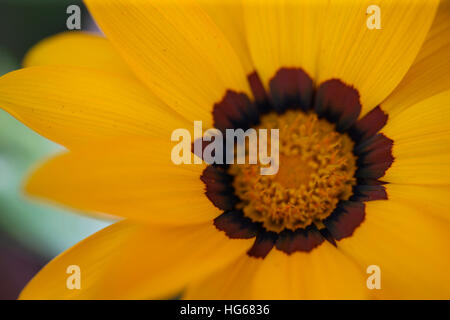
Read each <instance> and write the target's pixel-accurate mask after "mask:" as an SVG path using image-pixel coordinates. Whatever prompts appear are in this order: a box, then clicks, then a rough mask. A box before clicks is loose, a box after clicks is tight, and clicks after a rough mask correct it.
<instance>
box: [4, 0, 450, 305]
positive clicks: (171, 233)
mask: <svg viewBox="0 0 450 320" xmlns="http://www.w3.org/2000/svg"><path fill="white" fill-rule="evenodd" d="M86 2H87V5H88V7H89V9H90V11H91V13H92V14H93V15H94V17H95V19H96V20H97V22H98V23H99V25H100V26H101V28H102V30H103V32H104V33H105V35H106V38H107V39H104V38H101V37H96V36H91V35H86V34H80V33H68V34H63V35H59V36H56V37H54V38H51V39H49V40H45V41H43V42H42V43H41V44H39V45H37V46H36V47H35V48H34V49H33V50H32V51H31V52H30V53H29V55H28V56H27V57H26V60H25V66H26V67H27V68H25V69H22V70H19V71H16V72H13V73H10V74H8V75H6V76H4V77H3V78H1V79H0V106H1V107H3V108H4V109H6V110H7V111H9V112H10V113H11V114H13V115H15V116H16V117H17V118H18V119H20V120H21V121H22V122H24V123H25V124H27V125H28V126H30V127H32V128H33V129H34V130H36V131H37V132H39V133H40V134H42V135H44V136H46V137H48V138H50V139H52V140H54V141H56V142H58V143H60V144H62V145H64V146H66V147H67V148H68V149H69V151H68V152H66V153H64V154H62V155H60V156H58V157H56V158H54V159H51V160H50V161H48V162H47V163H45V164H44V165H43V166H41V167H40V168H38V169H37V170H36V171H35V172H34V174H32V176H31V178H30V179H29V180H28V182H27V184H26V190H27V191H28V193H30V194H32V195H35V196H38V197H43V198H47V199H51V200H53V201H55V202H58V203H62V204H64V205H67V206H71V207H74V208H77V209H81V210H84V211H86V212H92V213H94V214H95V213H100V214H102V213H107V214H111V215H115V216H119V217H123V218H124V219H123V220H121V221H120V222H117V223H115V224H114V225H112V226H110V227H108V228H105V229H103V230H102V231H100V232H98V233H96V234H94V235H93V236H91V237H89V238H87V239H86V240H84V241H83V242H81V243H79V244H78V245H76V246H75V247H73V248H71V249H70V250H68V251H67V252H65V253H63V254H62V255H60V256H59V257H57V258H55V259H54V260H53V261H52V262H50V263H49V264H48V265H47V266H46V267H45V268H44V269H43V270H42V271H41V272H40V273H39V274H38V275H37V276H36V277H35V278H34V279H33V280H32V281H31V282H30V283H29V284H28V286H27V287H26V288H25V290H24V291H23V293H22V296H21V297H22V298H25V299H27V298H41V299H42V298H85V299H89V298H165V297H171V296H172V295H173V294H176V293H179V292H182V296H183V298H188V299H189V298H211V299H215V298H225V299H226V298H234V299H240V298H266V299H270V298H275V299H276V298H288V299H297V298H298V299H303V298H306V299H311V298H312V299H314V298H319V299H322V298H450V292H449V291H450V275H449V272H448V270H449V267H450V259H449V257H448V248H449V244H450V233H449V231H450V229H449V223H450V221H449V217H450V212H449V205H450V200H449V199H450V189H449V181H450V166H449V163H450V148H449V147H450V138H449V137H450V125H449V123H450V122H449V121H450V108H449V103H450V72H449V71H450V59H449V54H450V36H449V33H450V18H449V17H450V6H449V3H448V2H447V1H446V2H443V3H441V5H439V4H438V2H437V1H433V0H430V1H420V0H416V1H396V2H394V1H378V5H379V7H380V9H381V29H369V28H367V25H366V19H367V18H368V16H367V15H366V10H367V7H368V6H369V5H371V4H372V3H371V1H356V0H355V1H314V2H312V1H311V2H310V1H243V2H242V3H238V2H235V1H232V2H231V1H223V2H221V3H212V2H205V1H199V2H195V3H194V1H161V2H155V1H138V0H133V1H131V0H129V1H126V0H111V1H100V0H88V1H86ZM438 7H439V9H438ZM116 52H117V53H118V54H116ZM122 59H123V60H122ZM196 120H201V121H203V126H204V127H208V128H210V127H215V128H218V129H220V130H225V129H227V128H243V129H245V128H279V129H280V167H279V171H278V173H277V174H276V175H273V176H262V175H260V174H259V170H255V168H258V166H257V165H256V166H255V165H254V166H251V165H229V166H225V165H220V164H214V165H207V164H205V163H203V164H190V165H189V164H182V165H174V164H173V163H172V161H171V160H170V152H171V148H172V147H173V142H171V141H170V136H171V133H172V131H173V130H174V129H176V128H192V124H193V121H196ZM49 232H51V231H49ZM70 265H78V266H79V267H80V270H81V289H79V290H69V289H67V288H66V280H67V277H68V275H67V274H66V269H67V267H68V266H70ZM372 265H375V266H378V267H379V270H380V276H381V278H380V281H381V282H380V283H381V288H379V289H376V288H375V289H369V288H368V287H370V286H367V278H368V277H369V275H370V274H367V268H368V267H369V266H372ZM369 270H371V268H369Z"/></svg>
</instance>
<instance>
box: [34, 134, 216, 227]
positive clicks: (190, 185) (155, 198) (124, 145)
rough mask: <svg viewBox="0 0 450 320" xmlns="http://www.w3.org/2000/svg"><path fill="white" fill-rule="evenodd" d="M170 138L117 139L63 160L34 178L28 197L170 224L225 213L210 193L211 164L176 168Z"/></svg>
mask: <svg viewBox="0 0 450 320" xmlns="http://www.w3.org/2000/svg"><path fill="white" fill-rule="evenodd" d="M171 147H172V145H171V143H170V140H167V141H166V140H162V141H157V140H154V139H140V140H139V139H132V140H130V139H122V140H120V139H115V140H114V141H109V142H104V143H97V144H93V145H90V146H86V147H85V148H83V149H80V150H75V151H71V152H69V153H65V154H63V155H60V156H57V157H55V158H53V159H52V160H50V161H48V162H47V163H45V164H44V165H43V166H42V167H41V168H39V169H38V170H37V171H36V172H34V174H33V175H32V176H31V177H30V178H29V181H28V183H27V185H26V190H27V192H28V193H30V194H32V195H35V196H38V197H41V198H46V199H51V200H52V201H56V202H58V203H62V204H64V205H67V206H70V207H73V208H77V209H80V210H83V211H87V212H94V213H106V214H112V215H116V216H120V217H126V218H133V219H138V220H143V221H151V222H156V223H164V224H167V223H170V224H178V225H180V224H186V223H198V222H204V221H212V220H213V219H214V218H216V217H217V216H219V215H220V214H221V211H220V210H219V209H217V208H216V207H215V206H214V205H213V204H212V202H211V201H210V200H209V199H208V198H207V197H206V195H205V185H204V183H203V182H202V181H201V180H200V176H201V174H202V172H203V170H204V168H205V167H206V165H205V164H200V165H199V164H184V165H183V164H182V165H175V164H174V163H173V162H172V161H171Z"/></svg>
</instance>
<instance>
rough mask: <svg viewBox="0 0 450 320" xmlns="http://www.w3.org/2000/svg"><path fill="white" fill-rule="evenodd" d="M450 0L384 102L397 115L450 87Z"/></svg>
mask: <svg viewBox="0 0 450 320" xmlns="http://www.w3.org/2000/svg"><path fill="white" fill-rule="evenodd" d="M449 57H450V1H447V0H446V1H441V3H440V5H439V9H438V12H437V14H436V18H435V19H434V21H433V25H432V27H431V29H430V32H429V33H428V35H427V38H426V40H425V42H424V44H423V46H422V49H421V50H420V51H419V54H418V55H417V57H416V60H414V63H413V65H412V66H411V69H409V70H408V73H407V74H406V75H405V77H404V78H403V80H402V81H401V82H400V84H399V85H398V86H397V88H395V90H394V92H393V93H392V94H391V95H390V96H389V97H388V98H387V99H386V101H385V102H383V103H382V107H383V109H384V110H387V111H388V112H389V114H391V115H394V114H396V113H399V112H401V111H403V110H404V109H406V108H408V107H409V106H412V105H413V104H415V103H418V102H420V101H421V100H424V99H426V98H429V97H431V96H433V95H435V94H437V93H439V92H442V91H445V90H448V89H449V88H450V58H449Z"/></svg>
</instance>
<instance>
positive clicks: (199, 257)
mask: <svg viewBox="0 0 450 320" xmlns="http://www.w3.org/2000/svg"><path fill="white" fill-rule="evenodd" d="M249 245H250V240H230V239H229V238H228V237H226V236H225V235H224V234H223V233H222V232H219V231H218V230H217V229H215V227H214V226H213V225H212V224H211V223H208V224H200V225H193V226H189V227H186V226H185V227H176V228H175V227H155V226H146V225H135V224H132V223H130V222H128V221H123V222H119V223H117V224H115V225H113V226H110V227H108V228H107V229H104V230H102V231H100V232H98V233H96V234H94V235H93V236H91V237H90V238H88V239H86V240H84V241H83V242H81V243H79V244H78V245H76V246H75V247H73V248H71V249H69V250H68V251H66V252H65V253H63V254H61V255H60V256H59V257H57V258H56V259H54V260H53V261H51V262H50V263H49V264H48V265H47V266H46V267H44V269H42V270H41V271H40V272H39V273H38V274H37V275H36V276H35V277H34V278H33V280H32V281H31V282H30V283H29V284H28V285H27V287H26V288H25V289H24V291H23V292H22V294H21V296H20V298H21V299H149V298H167V297H170V295H172V294H175V293H176V292H177V291H179V290H181V289H182V288H183V287H184V286H185V285H186V284H187V283H189V282H191V281H194V280H196V279H199V278H201V277H204V276H205V275H207V274H208V273H212V272H214V271H215V270H217V269H219V268H221V267H222V266H224V265H226V264H229V263H230V262H231V261H233V260H234V259H236V258H237V257H238V256H240V255H242V253H243V252H244V251H245V250H247V249H248V246H249ZM69 265H78V266H79V267H80V269H81V289H80V290H68V289H67V287H66V279H67V277H68V276H69V275H67V274H66V269H67V267H68V266H69Z"/></svg>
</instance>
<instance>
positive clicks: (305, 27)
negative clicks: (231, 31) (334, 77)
mask: <svg viewBox="0 0 450 320" xmlns="http://www.w3.org/2000/svg"><path fill="white" fill-rule="evenodd" d="M325 12H326V1H322V0H319V1H312V0H300V1H294V0H281V1H280V0H260V1H259V0H257V1H245V2H244V14H245V15H244V18H245V25H246V34H247V41H248V44H249V48H250V52H251V54H252V58H253V61H254V64H255V67H256V70H257V71H258V73H259V75H260V77H261V80H262V81H263V83H264V85H266V86H267V85H268V82H269V80H270V79H271V78H272V77H273V76H274V75H275V73H276V71H277V70H278V69H279V68H281V67H300V68H303V69H304V71H306V72H307V73H308V74H309V75H310V76H311V77H312V78H313V79H314V78H315V77H316V73H317V57H318V55H319V54H320V51H319V45H320V37H321V26H322V25H323V21H324V20H323V17H324V13H325Z"/></svg>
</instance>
